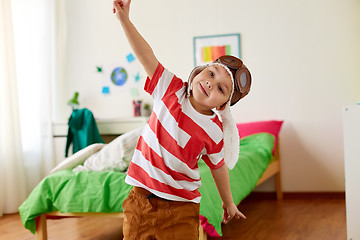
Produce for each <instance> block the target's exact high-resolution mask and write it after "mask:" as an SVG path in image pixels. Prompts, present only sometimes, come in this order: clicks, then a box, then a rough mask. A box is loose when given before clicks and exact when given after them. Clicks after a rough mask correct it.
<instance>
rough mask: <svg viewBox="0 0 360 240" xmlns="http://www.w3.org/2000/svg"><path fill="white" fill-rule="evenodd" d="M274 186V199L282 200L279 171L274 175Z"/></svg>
mask: <svg viewBox="0 0 360 240" xmlns="http://www.w3.org/2000/svg"><path fill="white" fill-rule="evenodd" d="M275 188H276V199H277V200H282V199H283V197H284V196H283V192H282V186H281V172H278V173H277V174H276V175H275Z"/></svg>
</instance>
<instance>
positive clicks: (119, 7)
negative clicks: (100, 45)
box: [113, 0, 131, 22]
mask: <svg viewBox="0 0 360 240" xmlns="http://www.w3.org/2000/svg"><path fill="white" fill-rule="evenodd" d="M130 3H131V0H115V1H114V2H113V13H114V14H115V15H116V17H117V18H118V19H119V20H120V21H121V22H122V21H123V20H124V19H128V18H129V11H130Z"/></svg>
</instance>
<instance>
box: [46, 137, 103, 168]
mask: <svg viewBox="0 0 360 240" xmlns="http://www.w3.org/2000/svg"><path fill="white" fill-rule="evenodd" d="M105 145H106V144H103V143H94V144H91V145H89V146H87V147H86V148H83V149H81V150H79V151H77V152H76V153H74V154H73V155H71V156H70V157H68V158H66V159H64V161H62V162H61V163H59V164H58V165H57V166H56V167H55V168H53V169H52V170H51V171H50V174H51V173H54V172H57V171H60V170H64V169H71V168H74V167H76V166H78V165H79V164H82V163H83V162H84V161H85V160H86V159H87V158H88V157H90V156H91V155H93V154H94V153H96V152H98V151H100V150H101V149H102V148H103V147H104V146H105Z"/></svg>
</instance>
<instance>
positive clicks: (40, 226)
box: [36, 214, 47, 240]
mask: <svg viewBox="0 0 360 240" xmlns="http://www.w3.org/2000/svg"><path fill="white" fill-rule="evenodd" d="M39 218H40V219H39V221H38V223H37V226H36V239H37V240H47V226H46V214H41V215H40V217H39Z"/></svg>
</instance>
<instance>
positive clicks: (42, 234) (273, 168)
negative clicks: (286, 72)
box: [36, 144, 283, 240]
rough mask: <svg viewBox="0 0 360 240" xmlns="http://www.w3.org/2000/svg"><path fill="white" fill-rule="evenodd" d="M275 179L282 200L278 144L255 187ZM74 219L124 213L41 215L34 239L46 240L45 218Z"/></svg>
mask: <svg viewBox="0 0 360 240" xmlns="http://www.w3.org/2000/svg"><path fill="white" fill-rule="evenodd" d="M272 176H274V177H275V189H276V199H277V200H281V199H283V192H282V186H281V164H280V155H279V144H277V147H276V149H275V154H274V160H273V161H271V163H270V164H269V166H268V167H267V169H266V170H265V172H264V173H263V175H262V176H261V177H260V179H259V180H258V182H257V184H256V186H258V185H259V184H261V183H263V182H264V181H266V180H267V179H269V178H270V177H272ZM48 217H49V218H54V217H55V218H56V219H59V218H74V217H115V218H124V213H121V212H119V213H95V212H94V213H60V212H59V211H55V212H49V213H43V214H41V215H40V216H39V217H38V219H37V221H36V223H37V225H36V239H37V240H47V239H48V238H47V226H46V220H47V218H48ZM199 240H207V234H206V232H205V231H204V229H203V228H202V226H201V225H200V227H199Z"/></svg>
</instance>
